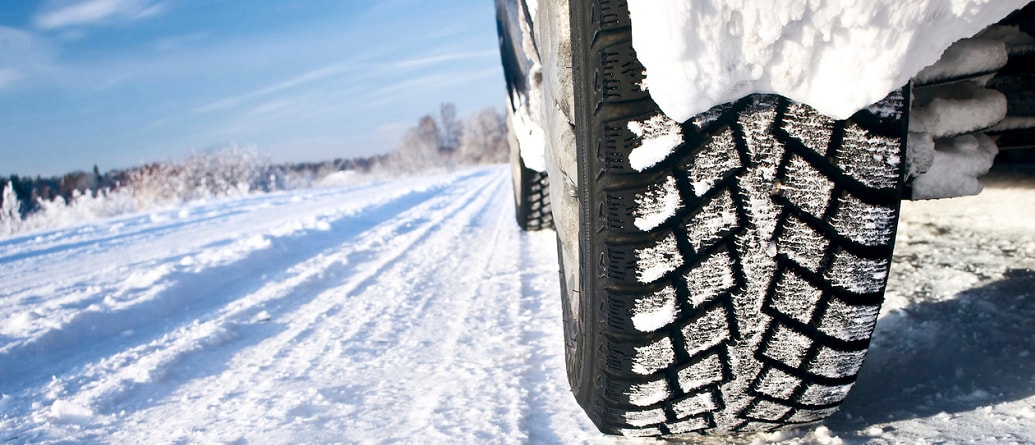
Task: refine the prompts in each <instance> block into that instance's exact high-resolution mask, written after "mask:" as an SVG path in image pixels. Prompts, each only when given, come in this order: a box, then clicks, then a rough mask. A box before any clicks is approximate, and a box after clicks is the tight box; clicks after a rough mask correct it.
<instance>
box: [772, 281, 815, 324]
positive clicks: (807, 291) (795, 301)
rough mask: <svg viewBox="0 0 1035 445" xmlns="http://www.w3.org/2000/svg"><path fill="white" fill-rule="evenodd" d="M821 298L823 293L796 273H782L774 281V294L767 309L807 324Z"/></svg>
mask: <svg viewBox="0 0 1035 445" xmlns="http://www.w3.org/2000/svg"><path fill="white" fill-rule="evenodd" d="M822 298H823V291H822V290H821V289H818V288H816V287H815V286H813V285H812V284H811V283H809V282H808V281H805V279H803V278H802V277H801V276H799V275H798V274H797V273H795V272H793V271H790V270H786V271H783V272H782V273H781V274H780V276H779V277H778V278H777V281H776V292H775V293H774V294H773V297H772V299H771V300H770V301H769V302H768V303H767V304H768V306H767V309H770V310H773V311H775V312H777V313H780V314H783V315H785V316H787V317H790V318H792V319H794V320H796V321H798V322H799V323H801V324H805V325H807V324H809V323H810V322H811V321H812V316H813V314H814V313H815V311H816V307H817V306H818V305H819V302H820V300H821V299H822Z"/></svg>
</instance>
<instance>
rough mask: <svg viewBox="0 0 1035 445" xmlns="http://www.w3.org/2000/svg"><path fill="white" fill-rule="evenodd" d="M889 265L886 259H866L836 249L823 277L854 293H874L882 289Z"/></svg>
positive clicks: (836, 285)
mask: <svg viewBox="0 0 1035 445" xmlns="http://www.w3.org/2000/svg"><path fill="white" fill-rule="evenodd" d="M889 266H890V263H889V261H888V260H887V259H884V258H881V259H875V260H873V259H866V258H862V257H859V256H857V255H855V254H853V253H851V252H848V251H846V250H844V249H838V250H837V252H835V253H834V261H833V263H832V264H831V265H830V268H829V269H828V270H827V272H826V273H825V274H824V277H825V278H826V279H827V280H829V281H830V284H832V285H834V286H835V287H839V288H841V289H844V290H847V291H849V292H852V293H855V294H859V295H867V294H876V293H879V292H881V290H883V289H884V285H885V282H886V280H887V279H888V268H889Z"/></svg>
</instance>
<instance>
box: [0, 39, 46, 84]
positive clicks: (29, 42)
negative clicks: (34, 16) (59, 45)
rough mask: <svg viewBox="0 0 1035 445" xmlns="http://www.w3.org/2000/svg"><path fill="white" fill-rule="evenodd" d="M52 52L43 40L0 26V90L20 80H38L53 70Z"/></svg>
mask: <svg viewBox="0 0 1035 445" xmlns="http://www.w3.org/2000/svg"><path fill="white" fill-rule="evenodd" d="M51 60H52V50H51V47H50V45H48V44H47V43H46V42H45V41H44V40H43V39H40V38H39V37H38V36H36V35H33V34H31V33H27V32H25V31H22V30H19V29H15V28H8V27H5V26H0V89H6V88H10V87H11V86H12V85H14V84H15V83H16V82H18V81H19V80H22V79H33V78H39V77H41V76H43V75H45V74H46V73H48V72H51V71H52V70H53V66H52V62H51Z"/></svg>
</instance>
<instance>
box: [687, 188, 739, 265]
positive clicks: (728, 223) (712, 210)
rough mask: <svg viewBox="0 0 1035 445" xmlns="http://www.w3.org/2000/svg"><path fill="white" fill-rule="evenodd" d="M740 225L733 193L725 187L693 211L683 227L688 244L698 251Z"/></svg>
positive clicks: (713, 243)
mask: <svg viewBox="0 0 1035 445" xmlns="http://www.w3.org/2000/svg"><path fill="white" fill-rule="evenodd" d="M740 226H741V223H740V221H739V220H738V218H737V206H736V203H735V202H734V201H733V193H731V192H730V190H729V189H725V190H722V191H721V192H719V193H718V194H717V195H715V196H713V197H712V198H711V199H709V200H708V202H707V203H706V204H704V206H702V207H701V209H700V210H699V211H698V212H696V213H694V214H693V215H692V216H691V217H690V218H689V221H687V224H686V226H685V227H684V228H685V229H686V232H687V239H688V241H689V242H690V246H691V247H693V249H694V252H696V253H700V252H702V251H703V250H705V249H707V248H709V247H711V246H713V245H715V243H717V242H719V240H721V239H723V238H724V237H726V236H728V235H729V234H730V233H732V232H733V231H735V230H736V229H737V228H738V227H740Z"/></svg>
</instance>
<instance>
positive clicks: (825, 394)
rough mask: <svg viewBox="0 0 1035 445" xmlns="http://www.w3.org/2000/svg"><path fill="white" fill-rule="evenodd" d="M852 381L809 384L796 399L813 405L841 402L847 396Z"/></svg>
mask: <svg viewBox="0 0 1035 445" xmlns="http://www.w3.org/2000/svg"><path fill="white" fill-rule="evenodd" d="M853 385H854V383H848V384H845V385H833V386H830V385H823V384H819V383H812V384H809V385H808V386H807V387H806V388H805V391H804V392H802V394H801V397H800V398H799V399H798V401H799V402H800V403H803V404H806V405H814V406H824V405H833V404H835V403H841V401H842V400H844V399H845V397H847V396H848V391H850V390H851V389H852V386H853Z"/></svg>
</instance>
